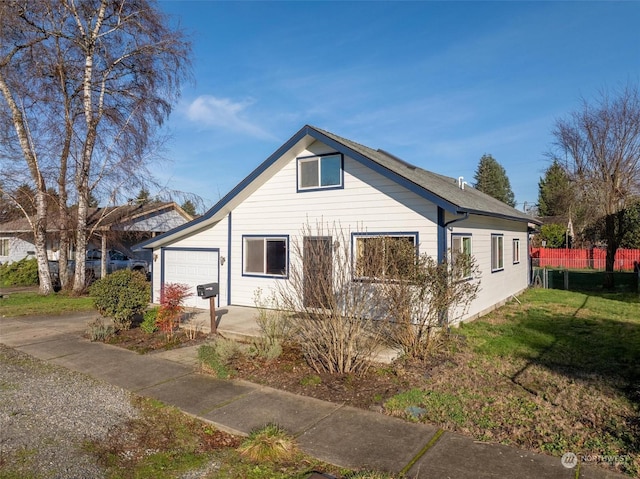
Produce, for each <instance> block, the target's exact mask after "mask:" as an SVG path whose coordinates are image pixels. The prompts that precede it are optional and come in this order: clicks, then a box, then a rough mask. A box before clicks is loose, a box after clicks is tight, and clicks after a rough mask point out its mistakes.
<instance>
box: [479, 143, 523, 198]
mask: <svg viewBox="0 0 640 479" xmlns="http://www.w3.org/2000/svg"><path fill="white" fill-rule="evenodd" d="M473 178H474V180H476V183H475V185H474V187H475V188H476V189H477V190H480V191H482V192H483V193H486V194H488V195H489V196H493V197H494V198H495V199H497V200H500V201H502V202H503V203H506V204H508V205H509V206H511V207H515V206H516V200H515V195H514V194H513V191H512V190H511V183H510V182H509V178H508V177H507V172H506V171H505V169H504V168H503V167H502V165H501V164H500V163H498V162H497V161H496V160H495V159H494V158H493V156H491V155H487V154H484V155H482V158H480V162H479V163H478V168H477V169H476V173H475V176H474V177H473Z"/></svg>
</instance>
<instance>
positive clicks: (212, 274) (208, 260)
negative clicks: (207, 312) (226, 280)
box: [164, 249, 220, 309]
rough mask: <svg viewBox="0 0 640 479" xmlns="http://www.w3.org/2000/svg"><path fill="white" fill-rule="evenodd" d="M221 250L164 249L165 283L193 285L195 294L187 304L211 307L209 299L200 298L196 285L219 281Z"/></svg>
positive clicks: (192, 288) (192, 291)
mask: <svg viewBox="0 0 640 479" xmlns="http://www.w3.org/2000/svg"><path fill="white" fill-rule="evenodd" d="M219 255H220V253H219V251H217V250H215V251H213V250H191V249H167V250H165V251H164V283H165V284H167V283H182V284H188V285H189V286H191V293H193V296H191V297H189V298H187V300H186V301H185V306H193V307H196V308H203V309H208V308H209V300H206V299H202V298H199V297H198V295H197V294H196V286H197V285H199V284H205V283H217V282H218V281H219V277H218V265H219V264H220V263H219V261H218V260H219Z"/></svg>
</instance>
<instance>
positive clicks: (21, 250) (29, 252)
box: [0, 234, 36, 264]
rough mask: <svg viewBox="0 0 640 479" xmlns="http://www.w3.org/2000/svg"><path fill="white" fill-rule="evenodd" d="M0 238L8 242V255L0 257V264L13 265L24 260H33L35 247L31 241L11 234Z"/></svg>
mask: <svg viewBox="0 0 640 479" xmlns="http://www.w3.org/2000/svg"><path fill="white" fill-rule="evenodd" d="M0 237H1V238H3V239H8V240H9V255H8V256H0V264H4V263H13V262H15V261H20V260H21V259H24V258H35V251H36V245H35V244H34V243H33V242H32V241H30V240H26V239H23V238H20V237H18V236H13V235H11V234H5V235H4V236H0Z"/></svg>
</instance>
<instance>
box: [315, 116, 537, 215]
mask: <svg viewBox="0 0 640 479" xmlns="http://www.w3.org/2000/svg"><path fill="white" fill-rule="evenodd" d="M310 128H313V129H314V130H316V131H318V132H319V133H321V134H322V135H325V136H327V137H329V138H331V139H332V140H334V141H336V142H338V143H341V144H343V145H344V146H346V147H347V148H349V149H351V150H353V151H355V152H357V153H359V154H360V155H363V156H365V157H367V158H369V159H370V160H371V161H373V162H375V163H377V164H378V165H380V166H382V167H384V168H386V169H388V170H389V171H392V172H393V173H395V174H397V175H400V176H401V177H403V178H405V179H407V180H409V181H410V182H412V183H414V184H415V185H416V186H418V187H420V188H423V189H425V190H427V191H429V192H431V193H432V194H434V195H436V196H438V197H439V198H442V200H444V201H445V202H447V203H450V204H451V205H453V206H455V207H456V208H457V209H458V210H460V211H461V212H468V213H471V214H479V215H486V216H497V217H501V218H508V219H514V220H518V221H527V222H532V223H539V221H538V220H536V219H535V218H533V217H532V216H529V215H527V214H525V213H523V212H521V211H518V210H517V209H515V208H512V207H511V206H509V205H507V204H506V203H503V202H502V201H499V200H496V199H495V198H493V197H492V196H489V195H487V194H485V193H483V192H481V191H478V190H476V189H475V188H473V187H471V186H470V185H465V186H464V189H461V188H460V187H459V186H458V179H457V178H450V177H448V176H443V175H439V174H437V173H433V172H431V171H427V170H424V169H422V168H419V167H417V166H414V165H412V164H410V163H407V162H406V161H404V160H401V159H400V158H397V157H395V156H394V155H392V154H390V153H387V152H386V151H383V150H379V149H378V150H375V149H373V148H370V147H368V146H365V145H361V144H360V143H356V142H354V141H351V140H348V139H346V138H342V137H340V136H338V135H336V134H334V133H331V132H329V131H325V130H322V129H320V128H316V127H314V126H310Z"/></svg>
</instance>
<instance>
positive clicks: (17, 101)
mask: <svg viewBox="0 0 640 479" xmlns="http://www.w3.org/2000/svg"><path fill="white" fill-rule="evenodd" d="M22 14H23V11H22V9H21V8H20V6H19V5H17V4H14V3H7V2H2V3H0V19H1V20H0V42H1V43H0V94H2V98H3V100H4V103H5V106H6V111H5V113H4V115H3V116H4V117H5V121H6V122H7V123H8V124H9V125H11V127H12V129H13V131H14V132H15V138H14V139H15V140H16V142H17V144H18V145H19V148H18V149H19V151H20V152H21V154H22V157H23V158H24V162H25V163H26V166H27V170H28V172H29V176H30V180H31V181H30V184H31V185H33V187H34V191H35V198H34V200H35V201H34V203H35V210H36V214H35V216H34V217H32V216H28V215H27V218H28V220H29V222H30V225H31V228H32V231H33V237H34V243H35V248H36V260H37V262H38V276H39V278H40V293H41V294H49V293H50V292H51V291H53V287H52V284H51V277H50V275H49V263H48V258H47V250H46V241H47V238H46V234H47V201H46V194H47V185H46V181H45V175H44V173H43V171H42V169H41V161H40V159H39V157H38V153H37V151H36V148H35V144H34V143H33V141H32V139H33V137H32V136H31V132H30V127H29V119H28V117H27V115H26V114H25V108H27V107H28V106H29V105H30V103H31V101H33V98H32V97H31V95H30V94H29V93H30V92H29V90H28V86H27V84H28V79H27V78H24V79H23V81H20V78H19V77H20V76H21V75H19V72H18V73H15V70H14V72H11V71H8V70H10V69H11V67H15V66H19V65H21V63H22V62H23V61H24V58H26V57H28V55H29V53H30V52H31V51H32V50H33V49H34V48H35V47H37V46H38V45H39V44H41V43H43V42H45V41H46V40H47V39H48V38H49V35H48V33H47V32H44V31H42V30H41V29H38V28H32V29H29V31H28V32H23V31H21V29H20V25H21V24H22V18H23V17H22ZM44 14H45V12H44V11H43V9H42V8H41V5H35V6H34V12H33V15H34V18H42V16H43V15H44ZM38 23H39V22H38ZM12 73H13V74H12ZM22 73H23V75H24V72H22ZM18 206H20V205H18Z"/></svg>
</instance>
